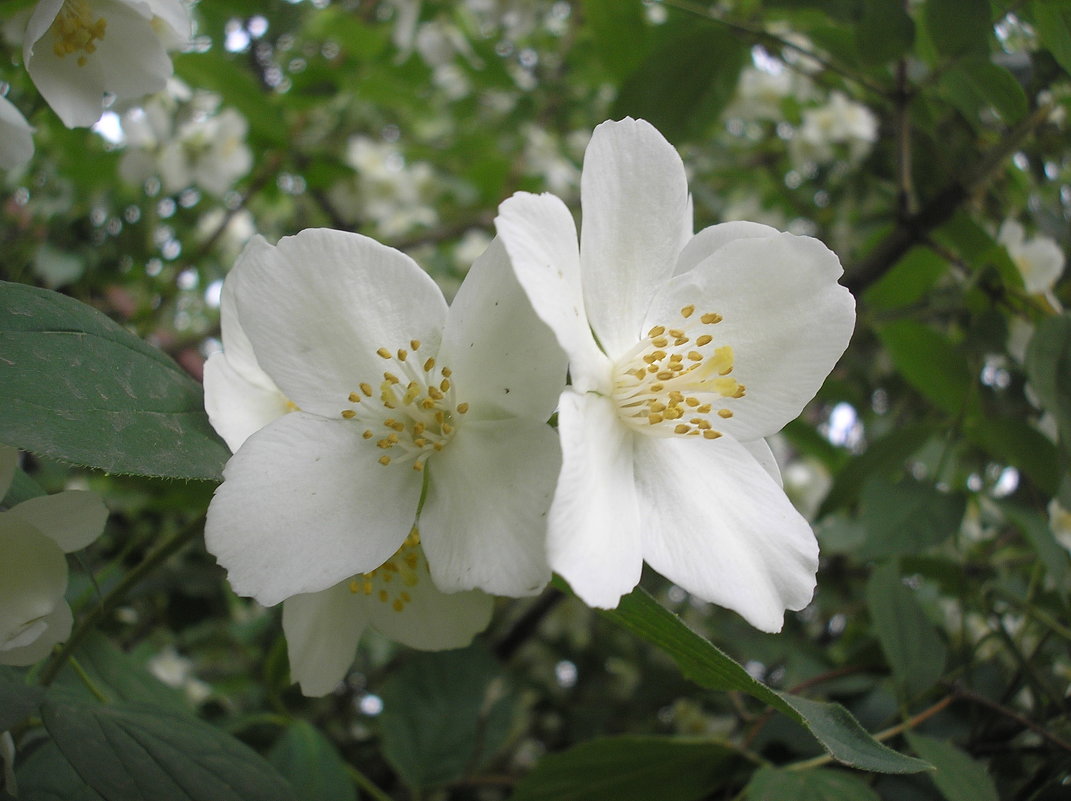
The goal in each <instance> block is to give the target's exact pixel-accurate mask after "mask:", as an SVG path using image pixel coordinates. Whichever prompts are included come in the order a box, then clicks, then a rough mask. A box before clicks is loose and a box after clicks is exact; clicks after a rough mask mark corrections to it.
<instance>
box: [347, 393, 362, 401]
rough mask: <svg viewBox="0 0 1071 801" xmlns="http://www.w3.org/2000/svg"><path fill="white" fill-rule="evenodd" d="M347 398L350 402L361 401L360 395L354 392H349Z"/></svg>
mask: <svg viewBox="0 0 1071 801" xmlns="http://www.w3.org/2000/svg"><path fill="white" fill-rule="evenodd" d="M348 399H349V402H350V403H360V402H361V396H360V395H358V394H357V393H356V392H351V393H350V394H349V396H348Z"/></svg>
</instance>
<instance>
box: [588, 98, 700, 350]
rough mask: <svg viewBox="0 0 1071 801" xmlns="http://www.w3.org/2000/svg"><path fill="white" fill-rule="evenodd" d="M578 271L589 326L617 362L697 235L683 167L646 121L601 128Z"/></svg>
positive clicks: (591, 163)
mask: <svg viewBox="0 0 1071 801" xmlns="http://www.w3.org/2000/svg"><path fill="white" fill-rule="evenodd" d="M580 202H581V207H582V210H583V213H582V220H581V226H580V265H581V271H582V275H583V285H584V303H585V306H586V308H587V314H588V319H589V320H590V322H591V327H592V329H593V330H594V332H595V335H596V336H597V337H598V339H599V343H600V344H601V345H602V349H603V351H604V352H605V353H606V354H607V355H608V356H609V357H610V358H611V359H616V358H618V357H619V356H620V355H621V354H622V353H624V352H625V351H626V350H628V349H629V348H631V347H632V346H633V345H635V344H636V340H637V339H639V337H640V336H641V331H640V326H641V324H642V322H643V319H644V312H645V311H646V310H647V306H648V305H649V304H650V302H651V296H652V295H653V294H654V292H655V290H656V289H657V288H658V287H659V286H661V285H662V284H663V283H664V282H665V281H666V279H668V278H669V277H670V276H671V275H672V274H673V268H674V266H675V265H676V263H677V256H678V254H679V253H680V251H681V248H683V247H684V243H685V242H687V241H688V238H689V237H691V235H692V219H691V204H690V201H689V199H688V179H687V176H686V175H685V173H684V164H683V162H682V161H681V158H680V156H679V155H677V151H676V150H674V148H673V146H672V145H671V144H670V143H669V142H667V141H666V140H665V138H663V136H662V134H660V133H659V132H658V131H657V130H656V129H655V128H654V126H653V125H651V124H650V123H649V122H647V121H645V120H634V119H630V118H626V119H624V120H621V121H619V122H604V123H602V124H601V125H599V126H598V127H597V128H596V129H595V131H594V133H593V134H592V136H591V141H590V142H589V143H588V148H587V151H586V152H585V154H584V169H583V172H582V174H581V187H580Z"/></svg>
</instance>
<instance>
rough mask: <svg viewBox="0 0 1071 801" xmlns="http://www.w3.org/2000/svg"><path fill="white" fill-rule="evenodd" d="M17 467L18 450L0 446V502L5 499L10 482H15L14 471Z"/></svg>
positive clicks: (8, 446)
mask: <svg viewBox="0 0 1071 801" xmlns="http://www.w3.org/2000/svg"><path fill="white" fill-rule="evenodd" d="M18 466H19V451H18V448H12V447H11V446H10V445H0V501H3V500H4V498H5V497H7V491H8V490H9V489H11V482H12V481H14V480H15V469H16V468H17V467H18Z"/></svg>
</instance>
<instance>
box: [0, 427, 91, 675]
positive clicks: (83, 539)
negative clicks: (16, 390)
mask: <svg viewBox="0 0 1071 801" xmlns="http://www.w3.org/2000/svg"><path fill="white" fill-rule="evenodd" d="M17 457H18V453H17V451H16V450H15V449H14V448H9V447H7V446H2V445H0V499H2V498H3V497H4V496H5V495H6V494H7V491H8V488H9V487H10V486H11V481H12V478H13V477H14V473H15V465H16V461H17ZM107 517H108V510H107V509H106V508H105V506H104V504H103V503H102V502H101V500H100V498H98V497H97V496H96V495H94V494H93V493H92V492H84V491H80V490H67V491H65V492H60V493H57V494H55V495H45V496H40V497H37V498H31V499H29V500H26V501H23V502H22V503H20V504H17V505H16V506H14V507H12V508H11V509H8V510H7V511H4V512H0V665H32V664H33V663H34V662H37V661H39V660H41V659H43V658H44V657H46V656H47V655H48V652H49V651H50V650H52V646H53V645H55V644H57V643H60V642H63V641H64V640H65V639H67V636H68V635H69V634H70V633H71V624H72V623H73V618H72V616H71V608H70V607H69V606H68V605H67V601H66V600H65V599H64V593H65V592H66V591H67V557H66V554H68V553H71V552H72V551H77V550H80V549H82V548H84V547H86V546H87V545H89V543H91V542H92V541H93V540H95V539H96V538H97V537H98V536H100V533H101V531H102V530H103V528H104V522H105V520H106V519H107Z"/></svg>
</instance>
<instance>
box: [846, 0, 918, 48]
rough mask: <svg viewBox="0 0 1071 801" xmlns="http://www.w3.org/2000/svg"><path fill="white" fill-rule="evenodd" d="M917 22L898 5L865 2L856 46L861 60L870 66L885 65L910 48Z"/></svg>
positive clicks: (882, 0) (885, 0) (861, 6)
mask: <svg viewBox="0 0 1071 801" xmlns="http://www.w3.org/2000/svg"><path fill="white" fill-rule="evenodd" d="M914 40H915V23H914V22H913V21H912V19H911V17H909V16H908V14H907V11H905V10H904V8H903V7H902V6H901V5H899V4H898V3H890V2H888V0H862V2H861V3H859V21H858V24H857V25H856V34H855V44H856V52H857V55H858V58H859V59H860V60H862V61H863V62H865V63H867V64H883V63H885V62H887V61H892V60H893V59H895V58H899V57H900V56H901V55H903V54H904V53H906V52H907V51H908V50H910V49H911V45H912V43H913V42H914Z"/></svg>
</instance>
